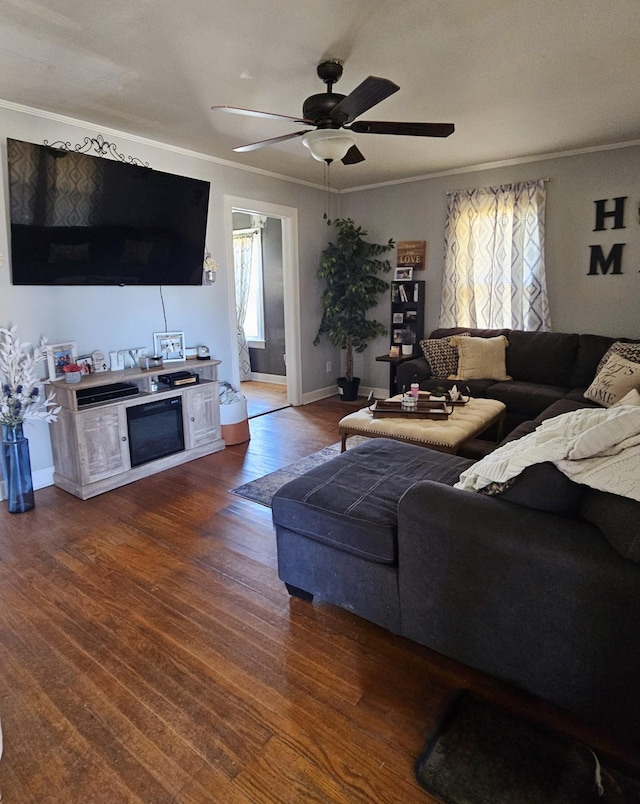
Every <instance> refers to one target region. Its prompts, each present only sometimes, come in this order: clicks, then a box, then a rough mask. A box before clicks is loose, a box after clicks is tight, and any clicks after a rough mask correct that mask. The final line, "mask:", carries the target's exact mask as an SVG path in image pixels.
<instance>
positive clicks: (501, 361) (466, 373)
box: [449, 335, 511, 380]
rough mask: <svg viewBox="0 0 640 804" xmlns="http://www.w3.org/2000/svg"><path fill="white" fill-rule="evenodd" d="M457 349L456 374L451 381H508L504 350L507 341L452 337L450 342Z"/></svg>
mask: <svg viewBox="0 0 640 804" xmlns="http://www.w3.org/2000/svg"><path fill="white" fill-rule="evenodd" d="M450 343H451V345H452V346H456V347H457V349H458V373H457V374H456V375H454V376H453V377H450V378H449V379H453V380H510V379H511V377H509V376H508V374H507V369H506V353H505V350H506V348H507V346H508V345H509V341H508V340H507V339H506V338H505V336H504V335H498V337H497V338H469V337H464V338H463V337H460V336H459V335H454V336H453V338H451V341H450Z"/></svg>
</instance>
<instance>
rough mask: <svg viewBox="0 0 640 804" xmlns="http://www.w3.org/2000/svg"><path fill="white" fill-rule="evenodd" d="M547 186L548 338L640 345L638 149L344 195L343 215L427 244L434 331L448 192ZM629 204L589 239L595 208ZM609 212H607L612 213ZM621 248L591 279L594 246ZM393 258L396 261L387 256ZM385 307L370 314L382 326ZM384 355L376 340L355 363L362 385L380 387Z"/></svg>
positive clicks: (381, 233) (378, 231) (374, 231)
mask: <svg viewBox="0 0 640 804" xmlns="http://www.w3.org/2000/svg"><path fill="white" fill-rule="evenodd" d="M547 177H548V178H549V182H548V184H547V185H546V187H547V211H546V266H547V287H548V291H549V300H550V309H551V323H552V329H553V330H555V331H557V332H590V333H598V334H605V335H612V336H627V337H633V338H640V315H638V309H639V305H638V299H639V297H640V273H639V269H640V226H639V222H640V221H639V212H638V203H639V199H640V147H638V146H633V147H628V148H618V149H614V150H603V151H598V152H593V153H588V154H580V155H576V156H566V157H561V158H555V159H548V160H544V161H536V162H530V163H527V164H520V165H511V166H504V167H499V168H493V169H486V170H481V171H469V172H466V173H460V174H458V175H450V176H443V177H438V178H432V179H425V180H421V181H415V182H409V183H405V184H397V185H394V186H389V187H380V188H375V189H369V190H363V191H360V192H353V193H343V194H342V196H341V200H340V203H341V214H342V215H343V216H345V217H352V218H353V219H354V220H355V221H356V222H357V223H359V224H361V225H363V226H364V227H365V228H367V229H368V231H369V235H370V237H371V239H373V240H375V241H376V242H380V243H383V242H385V241H386V240H387V239H388V238H389V237H393V238H394V239H395V240H427V241H428V267H427V270H426V271H424V272H420V273H416V278H417V279H425V281H426V320H425V332H426V333H428V332H430V331H431V330H432V329H434V328H435V327H437V326H438V317H439V312H440V294H441V288H442V268H443V259H444V224H445V215H446V203H447V196H446V193H447V191H451V190H459V189H468V188H471V187H486V186H492V185H498V184H503V183H508V182H516V181H525V180H528V179H538V178H547ZM618 196H628V199H627V202H626V210H625V226H626V228H625V229H622V230H615V231H611V230H608V231H606V232H593V228H594V226H595V204H594V201H596V200H598V199H602V198H607V199H613V198H615V197H618ZM610 208H612V204H610ZM616 242H620V243H626V246H625V249H624V256H623V274H622V275H621V276H613V275H611V274H610V273H609V274H607V275H606V276H603V275H602V274H600V275H598V276H588V275H587V273H588V270H589V256H590V249H589V246H590V245H591V244H601V245H602V247H603V250H604V252H605V254H606V253H608V251H609V249H610V247H611V245H612V244H613V243H616ZM393 256H395V255H393ZM388 302H389V300H388V298H385V299H383V300H382V301H381V303H380V305H379V306H378V308H377V310H376V311H375V313H374V315H375V317H376V318H378V319H379V320H381V321H384V323H385V324H388V317H389V303H388ZM387 349H388V339H387V338H380V339H379V340H378V341H376V343H374V344H372V345H371V346H369V347H368V348H367V350H366V351H365V352H364V353H363V354H362V355H358V356H357V358H356V373H357V374H359V375H360V377H361V379H362V382H363V384H364V385H366V386H370V387H376V388H384V387H385V386H386V385H387V382H388V368H387V367H386V366H385V365H384V364H381V363H375V361H374V360H373V358H374V357H375V356H376V355H380V354H384V353H385V352H386V351H387Z"/></svg>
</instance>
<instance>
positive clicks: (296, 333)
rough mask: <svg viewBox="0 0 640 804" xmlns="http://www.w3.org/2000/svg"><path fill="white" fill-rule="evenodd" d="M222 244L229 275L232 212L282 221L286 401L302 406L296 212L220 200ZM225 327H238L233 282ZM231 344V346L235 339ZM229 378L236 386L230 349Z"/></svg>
mask: <svg viewBox="0 0 640 804" xmlns="http://www.w3.org/2000/svg"><path fill="white" fill-rule="evenodd" d="M223 200H224V222H225V242H226V250H227V264H228V265H229V266H230V269H231V271H232V272H233V212H234V211H236V212H248V213H253V214H257V215H266V216H267V217H269V218H278V219H279V220H280V221H281V222H282V273H283V277H282V279H283V292H284V340H285V351H286V355H287V357H286V364H287V401H288V402H289V404H290V405H302V403H303V400H302V364H301V346H300V282H299V273H298V268H299V266H298V210H297V209H296V208H295V207H285V206H281V205H280V204H270V203H268V202H266V201H256V200H253V199H249V198H237V197H236V196H231V195H225V196H224V198H223ZM229 325H230V327H231V332H232V333H235V332H236V331H237V328H238V321H237V316H236V298H235V281H233V280H232V281H231V282H229ZM231 343H232V344H234V343H235V336H233V337H232V339H231ZM232 360H233V366H232V376H233V382H232V384H233V385H234V387H239V383H240V369H239V365H238V353H237V350H234V349H232Z"/></svg>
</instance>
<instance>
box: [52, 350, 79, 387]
mask: <svg viewBox="0 0 640 804" xmlns="http://www.w3.org/2000/svg"><path fill="white" fill-rule="evenodd" d="M77 356H78V350H77V348H76V344H75V341H67V342H66V343H50V344H48V345H47V368H48V369H49V379H50V380H61V379H62V378H63V377H64V371H63V370H62V369H63V368H64V367H65V366H68V365H69V363H75V362H76V358H77Z"/></svg>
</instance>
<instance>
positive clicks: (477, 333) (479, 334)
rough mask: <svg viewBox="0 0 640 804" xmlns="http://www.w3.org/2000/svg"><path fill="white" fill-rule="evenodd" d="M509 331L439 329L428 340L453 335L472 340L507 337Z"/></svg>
mask: <svg viewBox="0 0 640 804" xmlns="http://www.w3.org/2000/svg"><path fill="white" fill-rule="evenodd" d="M510 332H511V330H510V329H474V328H473V327H441V328H440V329H434V330H433V332H432V333H431V335H429V337H430V338H452V337H453V336H454V335H462V334H466V335H471V337H472V338H497V337H498V335H505V336H507V337H508V335H509V333H510Z"/></svg>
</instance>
